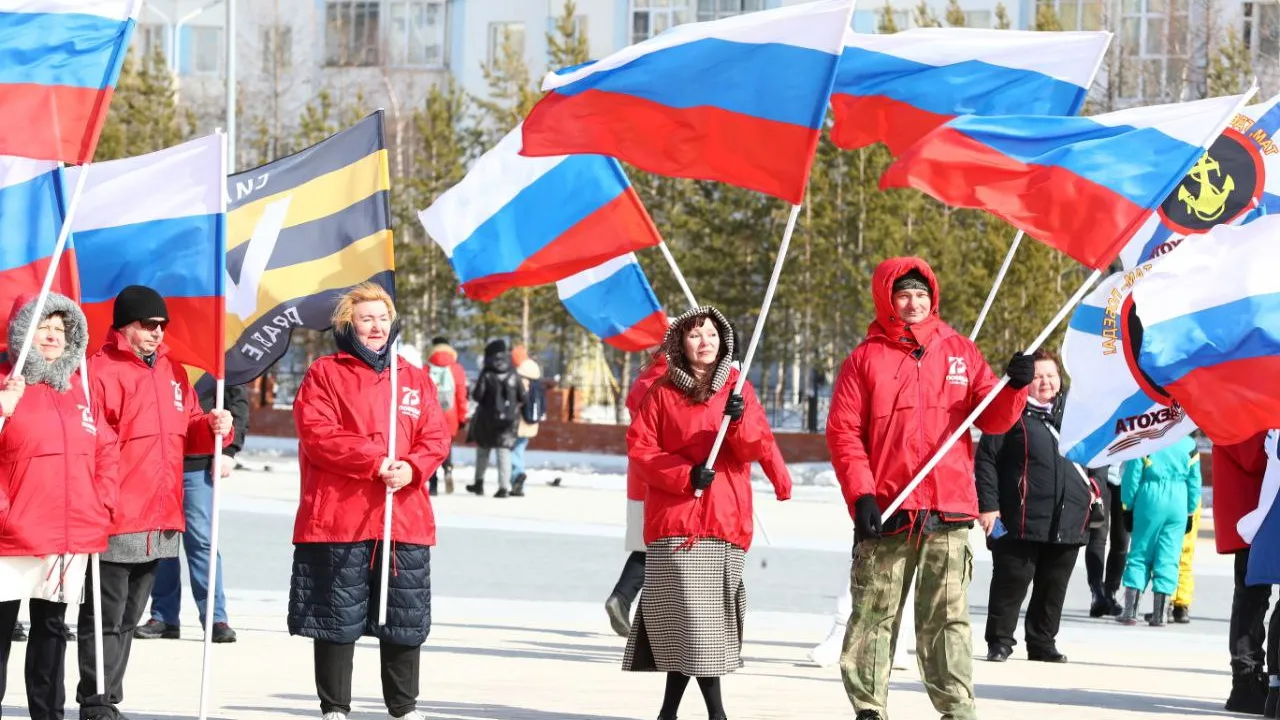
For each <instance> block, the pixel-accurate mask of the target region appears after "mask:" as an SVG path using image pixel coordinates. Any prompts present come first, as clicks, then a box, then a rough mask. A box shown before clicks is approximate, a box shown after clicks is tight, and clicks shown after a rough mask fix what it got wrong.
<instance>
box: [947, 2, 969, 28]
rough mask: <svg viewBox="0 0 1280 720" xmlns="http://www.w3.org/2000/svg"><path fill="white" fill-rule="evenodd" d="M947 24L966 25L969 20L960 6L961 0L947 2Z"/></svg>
mask: <svg viewBox="0 0 1280 720" xmlns="http://www.w3.org/2000/svg"><path fill="white" fill-rule="evenodd" d="M946 19H947V25H949V26H950V27H964V26H965V25H966V24H967V21H966V19H965V16H964V9H963V8H961V7H960V2H959V0H949V1H948V2H947V18H946Z"/></svg>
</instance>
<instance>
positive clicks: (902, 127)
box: [831, 95, 951, 155]
mask: <svg viewBox="0 0 1280 720" xmlns="http://www.w3.org/2000/svg"><path fill="white" fill-rule="evenodd" d="M831 110H832V112H833V113H834V118H835V124H833V125H832V126H831V142H832V143H834V144H835V146H836V147H839V148H844V149H845V150H857V149H858V148H864V147H867V146H868V145H873V144H875V143H878V142H880V143H884V144H885V145H887V146H888V147H889V151H890V152H892V153H893V154H894V155H901V154H902V153H904V152H906V151H907V149H908V148H910V147H911V146H912V145H913V144H914V143H915V142H916V141H917V140H919V139H920V138H922V137H924V136H925V135H927V134H928V133H929V132H930V131H931V130H934V129H935V128H937V127H938V126H939V125H942V124H943V123H945V122H947V121H948V120H950V119H951V116H948V115H939V114H937V113H932V112H929V111H928V110H922V109H920V108H918V107H916V106H915V105H912V104H910V103H905V102H900V101H898V100H894V99H893V98H890V97H885V96H883V95H872V96H867V97H863V96H858V95H832V96H831Z"/></svg>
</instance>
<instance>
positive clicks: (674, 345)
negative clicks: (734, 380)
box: [663, 305, 733, 395]
mask: <svg viewBox="0 0 1280 720" xmlns="http://www.w3.org/2000/svg"><path fill="white" fill-rule="evenodd" d="M695 315H710V316H711V321H712V322H714V323H715V324H716V327H717V329H719V331H720V343H721V344H722V345H724V346H725V354H724V357H723V358H721V359H720V362H719V363H717V364H716V372H715V375H713V376H712V378H711V394H712V395H714V394H716V393H718V392H720V389H721V388H723V387H724V385H725V383H727V382H728V381H729V370H730V369H731V368H732V367H733V333H732V332H730V330H729V328H730V326H729V319H728V318H726V317H725V316H724V313H721V312H720V311H719V310H717V309H715V308H714V307H712V306H710V305H703V306H702V307H699V308H694V309H692V310H688V311H686V312H685V313H684V314H683V315H681V316H680V317H678V318H676V319H674V320H672V321H671V324H670V325H669V326H667V337H666V338H665V339H664V340H663V346H664V347H666V348H667V377H668V378H670V379H671V382H672V384H674V385H675V386H676V387H677V388H679V389H680V391H681V392H683V393H689V392H692V391H693V386H694V380H693V376H692V375H690V374H689V373H688V372H685V371H684V370H683V369H681V368H680V367H679V365H677V363H676V360H677V356H675V353H681V352H683V346H684V343H683V342H680V341H678V340H677V339H676V338H673V337H672V333H675V332H676V328H677V327H679V326H680V323H682V322H684V321H685V320H687V319H689V318H690V317H693V316H695Z"/></svg>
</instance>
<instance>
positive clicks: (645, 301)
mask: <svg viewBox="0 0 1280 720" xmlns="http://www.w3.org/2000/svg"><path fill="white" fill-rule="evenodd" d="M556 292H558V293H559V295H560V301H561V302H562V303H564V307H565V309H566V310H568V311H569V314H570V315H572V316H573V319H574V320H577V321H578V322H579V323H581V324H582V326H583V327H585V328H586V329H588V330H590V331H591V332H592V333H594V334H595V335H596V336H597V337H599V338H600V339H601V340H604V341H605V342H606V343H608V344H609V345H612V346H613V347H616V348H618V349H619V350H623V351H625V352H640V351H641V350H647V349H649V348H652V347H654V346H657V345H661V344H662V338H663V336H664V335H666V332H667V323H668V321H667V314H666V313H664V312H662V305H661V304H660V303H659V302H658V297H657V296H656V295H654V294H653V287H651V286H650V285H649V279H648V278H646V277H645V275H644V269H643V268H641V267H640V263H639V262H637V261H636V256H635V254H634V253H627V254H626V255H622V256H620V257H616V258H614V259H612V260H609V261H608V262H606V263H604V264H603V265H599V266H597V267H593V268H591V269H590V270H584V271H582V272H580V273H578V274H577V275H573V276H571V277H567V278H565V279H564V280H561V281H560V282H557V283H556Z"/></svg>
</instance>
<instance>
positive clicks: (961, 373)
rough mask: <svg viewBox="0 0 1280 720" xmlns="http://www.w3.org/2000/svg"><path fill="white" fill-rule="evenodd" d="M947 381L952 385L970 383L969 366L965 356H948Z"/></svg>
mask: <svg viewBox="0 0 1280 720" xmlns="http://www.w3.org/2000/svg"><path fill="white" fill-rule="evenodd" d="M947 383H948V384H950V385H968V384H969V368H968V366H967V365H966V364H965V362H964V358H962V357H955V356H954V355H953V356H951V357H948V358H947Z"/></svg>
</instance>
